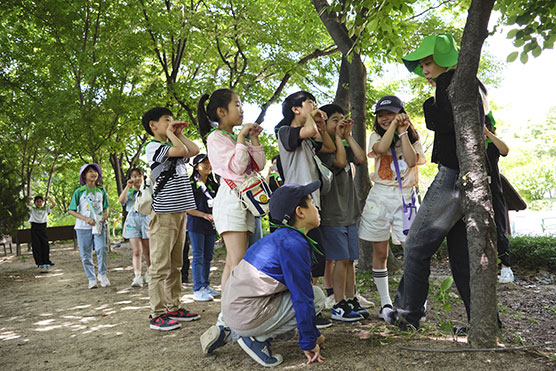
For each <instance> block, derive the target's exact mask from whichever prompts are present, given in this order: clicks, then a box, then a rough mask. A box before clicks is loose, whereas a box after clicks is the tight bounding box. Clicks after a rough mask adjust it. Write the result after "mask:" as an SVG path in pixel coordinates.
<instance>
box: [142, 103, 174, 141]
mask: <svg viewBox="0 0 556 371" xmlns="http://www.w3.org/2000/svg"><path fill="white" fill-rule="evenodd" d="M164 115H168V116H172V117H174V114H173V113H172V111H170V109H169V108H166V107H154V108H151V109H150V110H148V111H147V112H145V114H144V115H143V118H141V123H142V124H143V127H144V128H145V131H146V132H147V133H149V134H150V135H154V134H153V131H152V130H151V126H150V125H149V123H150V122H151V121H158V120H160V118H161V117H162V116H164Z"/></svg>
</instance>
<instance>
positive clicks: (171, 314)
mask: <svg viewBox="0 0 556 371" xmlns="http://www.w3.org/2000/svg"><path fill="white" fill-rule="evenodd" d="M166 314H167V315H168V318H169V319H173V320H175V321H180V322H189V321H194V320H196V319H199V318H201V316H200V315H199V314H197V313H192V312H190V311H188V310H185V309H183V308H180V309H178V310H176V311H167V312H166Z"/></svg>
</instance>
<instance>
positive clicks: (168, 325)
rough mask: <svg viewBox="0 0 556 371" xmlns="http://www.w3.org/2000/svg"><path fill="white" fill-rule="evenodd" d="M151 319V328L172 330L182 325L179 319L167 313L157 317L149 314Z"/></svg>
mask: <svg viewBox="0 0 556 371" xmlns="http://www.w3.org/2000/svg"><path fill="white" fill-rule="evenodd" d="M149 320H150V322H151V330H157V331H170V330H175V329H178V328H180V327H181V326H180V323H179V322H178V321H175V320H173V319H170V318H168V314H166V313H164V314H161V315H160V316H158V317H155V318H153V317H152V316H149Z"/></svg>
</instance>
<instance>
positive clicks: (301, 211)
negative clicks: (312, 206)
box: [295, 206, 305, 219]
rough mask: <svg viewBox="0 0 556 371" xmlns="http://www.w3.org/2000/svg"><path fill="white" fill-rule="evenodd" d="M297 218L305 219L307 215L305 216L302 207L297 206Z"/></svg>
mask: <svg viewBox="0 0 556 371" xmlns="http://www.w3.org/2000/svg"><path fill="white" fill-rule="evenodd" d="M295 217H296V218H297V219H303V218H304V217H305V215H304V214H303V208H302V207H301V206H297V207H296V208H295Z"/></svg>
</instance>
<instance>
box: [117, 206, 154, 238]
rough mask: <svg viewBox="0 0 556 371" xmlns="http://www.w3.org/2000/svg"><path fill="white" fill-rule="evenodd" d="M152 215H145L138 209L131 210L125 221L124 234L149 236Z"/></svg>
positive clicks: (127, 236) (131, 236) (141, 236)
mask: <svg viewBox="0 0 556 371" xmlns="http://www.w3.org/2000/svg"><path fill="white" fill-rule="evenodd" d="M150 220H151V216H150V215H143V214H141V213H138V212H137V211H130V212H129V214H127V218H126V219H125V223H124V232H123V236H124V237H125V238H141V239H143V240H147V239H148V238H149V222H150Z"/></svg>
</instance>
